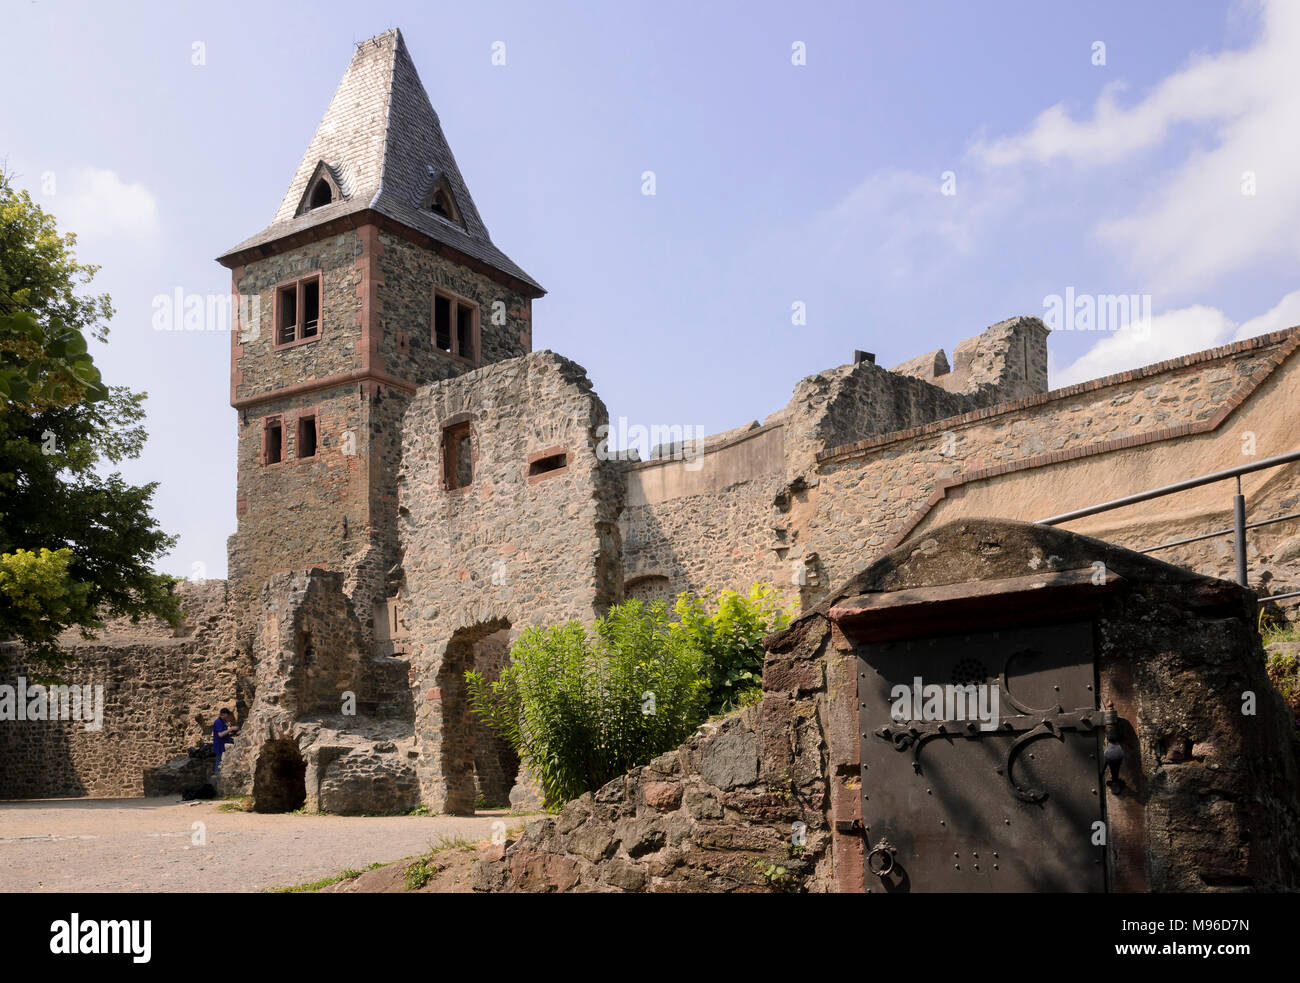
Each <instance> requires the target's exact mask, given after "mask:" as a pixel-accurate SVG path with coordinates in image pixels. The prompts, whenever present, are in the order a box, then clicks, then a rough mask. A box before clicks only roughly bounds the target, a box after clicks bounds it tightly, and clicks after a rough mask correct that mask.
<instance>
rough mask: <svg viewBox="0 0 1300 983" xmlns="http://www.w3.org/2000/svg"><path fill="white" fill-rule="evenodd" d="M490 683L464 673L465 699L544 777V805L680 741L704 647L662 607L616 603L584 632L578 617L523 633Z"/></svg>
mask: <svg viewBox="0 0 1300 983" xmlns="http://www.w3.org/2000/svg"><path fill="white" fill-rule="evenodd" d="M510 655H511V662H510V665H508V666H507V667H506V668H505V669H504V670H503V671H502V673H501V676H500V677H499V678H498V679H497V680H496V681H494V682H488V681H487V680H486V679H485V678H484V677H483V676H482V675H481V674H479V673H477V672H474V671H472V670H471V671H469V672H467V673H466V674H465V678H466V681H467V684H468V693H469V700H470V704H471V706H472V707H473V708H474V710H475V712H477V713H478V714H479V715H480V716H481V717H483V719H484V720H485V721H486V722H487V723H488V725H489V726H490V727H492V728H493V729H494V730H496V731H497V732H498V733H499V734H501V735H502V736H503V737H504V738H505V739H506V741H507V742H509V743H510V745H511V746H512V747H513V748H514V749H515V751H516V752H517V753H518V755H519V757H520V759H521V760H522V761H523V762H524V763H525V765H526V766H527V767H528V768H529V770H530V771H531V772H532V773H533V775H534V776H536V778H537V780H538V781H539V782H540V783H541V786H542V793H543V796H544V798H545V801H546V804H547V807H548V808H552V809H555V808H558V807H560V806H561V805H563V804H564V803H565V802H567V801H569V800H570V799H572V798H576V797H577V796H579V795H581V794H582V793H584V792H587V791H591V790H593V789H597V788H599V787H600V786H602V785H604V784H605V783H606V782H608V781H610V780H612V779H614V778H617V777H618V776H619V775H622V774H624V773H626V772H627V771H629V770H631V769H632V768H635V767H636V766H638V765H642V764H645V763H646V762H647V761H649V760H650V759H651V758H653V757H655V756H656V755H659V754H662V753H663V752H665V751H668V750H671V749H672V748H674V747H676V746H677V745H678V744H680V743H681V742H682V741H684V740H685V739H686V738H687V737H689V736H690V734H691V732H692V731H693V730H694V729H695V728H696V727H697V726H698V725H699V724H700V722H701V721H702V720H703V719H704V717H705V715H706V713H705V700H704V697H705V690H706V681H705V667H704V658H705V657H704V654H703V652H702V651H701V650H700V649H699V648H698V647H697V646H695V645H693V644H691V640H690V639H689V637H687V636H686V635H684V634H683V633H682V632H680V631H678V630H676V629H675V626H674V625H673V624H672V622H671V621H670V619H669V617H668V609H667V605H665V604H664V603H663V602H659V603H656V604H651V605H643V604H642V603H641V602H640V601H637V600H631V601H627V602H625V603H624V604H619V605H616V606H614V607H613V608H612V609H611V610H610V612H609V614H608V615H607V616H605V617H604V618H601V619H599V620H598V621H597V622H596V625H595V633H594V636H593V635H589V634H588V633H587V631H586V629H585V628H583V626H582V625H581V624H578V623H577V622H570V623H569V624H565V625H557V626H553V627H550V628H539V627H533V628H529V629H527V630H525V631H524V632H523V634H522V635H520V637H519V639H518V641H517V642H516V643H515V645H514V646H513V648H512V649H511V653H510Z"/></svg>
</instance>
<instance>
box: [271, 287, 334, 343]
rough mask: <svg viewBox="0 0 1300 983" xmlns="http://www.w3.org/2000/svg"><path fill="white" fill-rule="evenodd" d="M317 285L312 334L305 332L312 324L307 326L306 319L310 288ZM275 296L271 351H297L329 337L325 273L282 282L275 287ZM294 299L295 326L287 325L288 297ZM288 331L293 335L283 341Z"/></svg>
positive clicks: (272, 305) (273, 298) (273, 294)
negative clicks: (326, 319)
mask: <svg viewBox="0 0 1300 983" xmlns="http://www.w3.org/2000/svg"><path fill="white" fill-rule="evenodd" d="M313 283H314V285H315V287H316V320H315V322H314V323H312V324H311V325H310V327H311V329H312V333H311V334H306V333H305V331H306V329H307V327H308V326H309V325H308V324H306V323H304V318H303V315H304V314H305V312H306V308H307V299H308V293H309V291H308V287H309V286H310V285H312V284H313ZM273 291H274V292H273V293H272V304H271V308H272V312H273V314H272V324H271V347H272V348H273V349H274V350H275V351H284V350H285V349H287V348H296V347H297V346H299V345H309V344H312V343H313V342H317V341H320V340H321V337H322V336H323V335H324V334H325V276H324V273H323V271H322V270H319V269H317V270H312V271H310V272H308V273H300V274H298V275H297V276H293V277H289V278H288V279H286V280H281V281H280V282H279V283H277V284H276V285H275V287H274V288H273ZM290 295H292V296H293V323H292V324H285V321H286V319H287V314H286V307H287V299H288V297H289V296H290ZM285 328H289V329H291V331H292V335H291V337H290V338H289V340H288V341H282V340H281V339H282V338H283V337H284V334H285Z"/></svg>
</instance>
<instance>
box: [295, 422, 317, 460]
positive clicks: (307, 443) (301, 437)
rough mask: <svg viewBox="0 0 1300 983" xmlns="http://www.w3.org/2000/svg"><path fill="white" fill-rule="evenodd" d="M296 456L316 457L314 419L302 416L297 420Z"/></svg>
mask: <svg viewBox="0 0 1300 983" xmlns="http://www.w3.org/2000/svg"><path fill="white" fill-rule="evenodd" d="M298 456H299V457H300V458H301V457H315V456H316V418H315V417H314V416H303V417H299V418H298Z"/></svg>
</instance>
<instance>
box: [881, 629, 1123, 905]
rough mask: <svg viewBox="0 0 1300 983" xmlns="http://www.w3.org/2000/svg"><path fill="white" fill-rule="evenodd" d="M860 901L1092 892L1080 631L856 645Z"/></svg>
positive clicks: (1100, 868)
mask: <svg viewBox="0 0 1300 983" xmlns="http://www.w3.org/2000/svg"><path fill="white" fill-rule="evenodd" d="M858 701H859V724H860V726H859V731H860V742H861V752H862V772H861V777H862V823H863V827H864V828H863V835H864V836H865V837H866V864H865V866H866V874H865V878H866V885H865V887H866V889H867V890H869V891H880V890H884V891H1103V890H1105V884H1106V880H1105V867H1104V858H1105V849H1104V842H1105V841H1104V826H1101V821H1102V797H1101V794H1100V793H1101V760H1100V751H1101V746H1100V740H1099V738H1100V736H1101V735H1102V733H1103V731H1104V728H1103V718H1102V711H1101V710H1099V709H1097V695H1096V674H1095V670H1094V666H1093V649H1092V625H1091V623H1090V622H1086V621H1085V622H1071V623H1068V624H1062V625H1049V626H1044V627H1033V628H1019V629H1011V630H1004V631H991V632H983V633H979V634H971V635H949V636H942V637H933V638H921V639H911V640H906V641H892V642H875V643H867V644H863V645H860V646H859V648H858Z"/></svg>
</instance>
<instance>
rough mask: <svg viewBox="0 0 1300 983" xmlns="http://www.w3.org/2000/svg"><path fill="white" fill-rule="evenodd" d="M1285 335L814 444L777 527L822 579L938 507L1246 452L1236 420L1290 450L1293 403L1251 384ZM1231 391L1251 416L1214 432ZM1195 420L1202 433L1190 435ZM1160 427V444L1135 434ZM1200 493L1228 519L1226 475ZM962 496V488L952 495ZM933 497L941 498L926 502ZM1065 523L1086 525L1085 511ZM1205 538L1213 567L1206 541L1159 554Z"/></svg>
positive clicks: (1051, 500)
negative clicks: (817, 448)
mask: <svg viewBox="0 0 1300 983" xmlns="http://www.w3.org/2000/svg"><path fill="white" fill-rule="evenodd" d="M1298 342H1300V332H1281V333H1279V334H1276V335H1270V336H1266V337H1265V338H1262V339H1256V340H1253V341H1250V342H1242V343H1238V344H1237V345H1235V346H1230V348H1229V349H1219V350H1215V351H1213V352H1208V353H1202V354H1201V355H1198V356H1189V357H1187V358H1185V359H1176V360H1174V361H1173V362H1171V363H1164V364H1162V365H1161V366H1157V367H1154V368H1152V369H1150V370H1148V371H1145V372H1141V373H1139V372H1136V371H1135V372H1128V373H1122V374H1120V375H1119V376H1115V377H1110V378H1108V379H1106V380H1101V381H1099V382H1096V383H1086V384H1082V385H1080V386H1073V387H1070V388H1068V389H1063V390H1057V391H1054V392H1051V393H1048V394H1046V395H1045V396H1037V397H1029V398H1026V399H1023V400H1020V401H1018V402H1013V403H1011V404H1007V405H1005V406H997V407H993V408H992V409H988V410H977V411H971V412H968V413H964V414H962V415H960V416H957V417H951V418H947V419H943V420H938V421H936V422H934V423H931V424H927V425H924V426H920V427H915V428H911V429H908V430H903V431H899V432H895V433H890V434H882V435H879V436H876V437H868V438H865V439H864V440H861V441H859V442H857V443H856V444H849V445H846V446H842V447H838V448H828V449H827V450H826V451H824V452H823V453H821V454H820V455H819V463H818V466H817V471H816V473H815V474H814V475H812V476H810V479H809V482H808V483H809V485H810V487H809V488H808V489H807V490H806V491H801V492H799V493H797V494H795V495H794V496H793V505H792V507H791V510H790V538H791V541H792V543H793V544H794V547H795V552H796V553H801V552H815V553H816V554H817V555H818V556H819V558H820V560H821V562H822V563H824V564H825V566H826V570H827V572H828V577H827V580H828V582H836V581H839V580H842V579H844V578H845V577H846V576H848V575H849V574H850V573H851V571H852V570H853V569H854V568H855V567H856V566H857V565H859V564H861V562H862V561H863V559H865V558H869V557H871V556H873V555H875V554H877V553H879V552H880V551H882V550H885V549H889V548H891V547H892V546H893V545H895V544H896V543H898V542H899V541H901V540H902V539H903V538H904V537H907V536H914V535H916V534H917V533H919V531H920V529H922V528H924V527H925V525H928V524H933V523H934V522H935V521H940V517H941V516H942V517H945V518H951V517H952V516H953V515H954V513H956V514H976V515H980V514H982V515H986V516H1006V517H1009V518H1019V519H1026V520H1029V519H1034V518H1039V517H1041V516H1043V515H1051V514H1053V513H1054V512H1061V511H1068V510H1069V509H1070V508H1077V507H1080V506H1084V505H1091V504H1094V503H1095V502H1099V501H1104V500H1106V499H1109V498H1114V497H1119V496H1121V495H1124V494H1129V493H1132V492H1137V491H1142V490H1144V489H1147V488H1152V487H1156V486H1159V485H1161V484H1165V483H1169V482H1173V481H1175V480H1179V479H1182V478H1188V477H1192V476H1194V475H1196V474H1199V473H1202V472H1205V471H1212V470H1216V469H1217V468H1223V467H1229V466H1231V465H1233V464H1239V463H1246V462H1248V461H1249V460H1250V459H1251V458H1250V457H1249V456H1244V455H1243V453H1242V446H1243V432H1244V431H1247V430H1249V431H1251V432H1255V433H1256V435H1257V436H1258V437H1259V441H1258V446H1257V449H1256V455H1257V456H1259V457H1263V456H1267V455H1269V454H1277V453H1282V452H1283V451H1285V450H1290V449H1292V445H1293V443H1294V437H1293V435H1292V433H1290V432H1289V431H1291V428H1292V427H1293V426H1294V416H1293V415H1292V414H1290V413H1289V405H1294V404H1289V399H1288V397H1287V396H1286V395H1284V394H1283V393H1282V392H1280V391H1279V392H1278V394H1277V395H1270V392H1271V390H1270V389H1268V388H1267V386H1265V385H1264V384H1265V383H1266V382H1267V381H1268V380H1269V379H1270V377H1271V376H1272V375H1273V373H1274V372H1275V370H1277V369H1278V367H1279V366H1280V365H1282V364H1283V363H1286V361H1287V358H1288V356H1289V354H1290V352H1291V351H1292V350H1294V348H1295V347H1296V345H1297V343H1298ZM1288 364H1289V363H1288ZM1279 384H1280V383H1279ZM1257 391H1258V392H1257ZM1256 401H1258V402H1256ZM1239 404H1243V405H1244V406H1245V407H1246V408H1250V407H1252V406H1254V405H1258V407H1259V409H1258V417H1259V419H1258V420H1257V421H1256V422H1254V423H1251V424H1250V425H1249V426H1239V425H1238V423H1239V422H1240V417H1236V418H1234V421H1235V422H1234V423H1233V425H1232V427H1231V429H1229V428H1226V427H1223V428H1222V430H1221V433H1220V435H1219V437H1218V438H1215V436H1214V431H1215V430H1217V429H1219V428H1220V427H1221V425H1222V423H1223V421H1224V420H1226V419H1227V416H1228V414H1229V413H1232V412H1238V413H1244V412H1246V410H1244V409H1243V410H1240V411H1238V410H1237V406H1238V405H1239ZM1198 431H1201V432H1204V433H1205V434H1206V436H1197V433H1198ZM1215 439H1217V440H1218V441H1219V449H1218V450H1217V451H1213V452H1210V451H1199V452H1198V451H1197V450H1195V449H1194V448H1195V447H1196V442H1197V441H1213V440H1215ZM1162 441H1164V442H1167V443H1166V444H1165V447H1167V448H1168V450H1167V451H1162V452H1160V453H1157V452H1156V451H1149V450H1148V449H1147V448H1146V447H1144V446H1143V445H1144V442H1153V444H1154V445H1159V444H1160V442H1162ZM1076 462H1077V463H1076ZM1198 462H1204V463H1202V464H1201V466H1198ZM1085 465H1086V466H1088V467H1089V468H1090V469H1091V470H1090V471H1087V472H1086V473H1087V474H1088V477H1084V476H1083V474H1080V475H1079V476H1078V477H1075V478H1066V477H1065V473H1066V472H1068V471H1070V470H1072V469H1082V468H1084V466H1085ZM1264 480H1265V479H1263V478H1261V479H1260V483H1261V487H1262V482H1263V481H1264ZM1288 480H1290V479H1288ZM1016 481H1020V482H1022V483H1023V485H1024V488H1025V489H1026V490H1025V492H1024V495H1023V497H1019V496H1017V495H1016V494H1014V493H1011V492H1010V491H1009V489H1011V488H1018V487H1019V486H1017V485H1016V484H1015V483H1014V482H1016ZM1274 488H1275V491H1276V497H1275V498H1274V499H1263V500H1258V501H1257V505H1258V507H1259V509H1260V512H1261V513H1263V514H1274V513H1276V512H1280V511H1282V509H1283V506H1282V502H1284V501H1291V500H1293V496H1294V492H1293V491H1291V490H1287V489H1288V488H1289V486H1278V485H1275V486H1274ZM984 489H987V491H984ZM1207 494H1209V493H1207ZM1213 494H1214V495H1217V500H1218V501H1219V505H1218V506H1217V508H1216V510H1215V511H1216V512H1217V514H1213V515H1211V516H1209V517H1207V518H1204V519H1201V520H1200V521H1201V523H1202V524H1206V523H1211V524H1217V526H1218V528H1222V527H1223V526H1225V525H1231V511H1230V509H1231V489H1229V487H1228V485H1226V484H1225V485H1223V486H1220V487H1219V488H1218V489H1217V490H1215V491H1214V492H1213ZM977 495H978V498H976V496H977ZM963 496H966V497H968V498H969V499H970V502H969V503H964V502H963V501H962V497H963ZM1186 501H1187V500H1185V499H1184V500H1180V501H1179V502H1174V501H1171V500H1165V502H1164V503H1147V504H1146V505H1144V506H1140V507H1139V509H1140V510H1141V511H1143V512H1144V513H1145V514H1146V515H1147V516H1150V515H1151V514H1152V513H1153V509H1154V508H1159V509H1161V510H1162V511H1168V512H1170V513H1177V512H1178V511H1179V510H1180V509H1182V508H1183V506H1184V503H1185V502H1186ZM976 502H978V503H979V504H978V505H976V504H975V503H976ZM940 503H942V504H943V508H936V506H938V505H939V504H940ZM931 510H934V511H935V515H934V516H932V517H931V516H929V513H930V512H931ZM1029 510H1034V512H1036V514H1034V512H1029ZM1176 519H1177V521H1172V522H1170V523H1168V526H1167V528H1165V529H1164V530H1163V533H1164V538H1162V536H1161V533H1160V532H1159V531H1155V532H1153V533H1151V535H1154V536H1155V537H1156V538H1155V539H1154V541H1151V542H1146V541H1142V540H1141V539H1139V540H1137V541H1132V545H1133V546H1135V547H1137V546H1147V545H1155V544H1156V543H1158V542H1163V541H1168V540H1170V539H1174V538H1178V537H1179V536H1187V535H1191V534H1192V532H1193V531H1195V530H1196V529H1199V528H1200V526H1192V524H1191V523H1190V522H1189V521H1188V516H1186V515H1182V516H1179V517H1176ZM1077 528H1080V529H1087V530H1088V531H1092V530H1093V529H1095V528H1097V525H1093V526H1088V525H1083V524H1081V525H1079V526H1077ZM914 530H916V532H914ZM1206 531H1208V529H1207V530H1206ZM1126 542H1128V540H1126ZM1211 551H1212V552H1213V557H1214V560H1213V562H1211V563H1209V565H1208V566H1209V568H1208V569H1204V571H1203V572H1206V573H1212V574H1223V573H1227V571H1228V570H1229V569H1231V565H1230V560H1229V563H1228V566H1227V569H1225V567H1224V563H1223V560H1224V556H1223V554H1222V553H1220V552H1219V551H1217V550H1215V549H1214V544H1209V545H1208V546H1205V547H1201V548H1198V549H1195V550H1189V551H1187V552H1186V553H1184V554H1183V555H1182V556H1181V557H1180V555H1179V554H1178V553H1170V554H1161V555H1162V557H1163V558H1165V559H1168V560H1171V561H1178V560H1180V559H1182V560H1183V561H1184V562H1186V561H1190V560H1193V559H1195V558H1196V557H1198V556H1199V557H1202V558H1205V559H1207V560H1208V559H1209V558H1210V555H1211Z"/></svg>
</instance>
